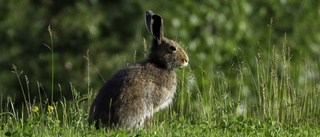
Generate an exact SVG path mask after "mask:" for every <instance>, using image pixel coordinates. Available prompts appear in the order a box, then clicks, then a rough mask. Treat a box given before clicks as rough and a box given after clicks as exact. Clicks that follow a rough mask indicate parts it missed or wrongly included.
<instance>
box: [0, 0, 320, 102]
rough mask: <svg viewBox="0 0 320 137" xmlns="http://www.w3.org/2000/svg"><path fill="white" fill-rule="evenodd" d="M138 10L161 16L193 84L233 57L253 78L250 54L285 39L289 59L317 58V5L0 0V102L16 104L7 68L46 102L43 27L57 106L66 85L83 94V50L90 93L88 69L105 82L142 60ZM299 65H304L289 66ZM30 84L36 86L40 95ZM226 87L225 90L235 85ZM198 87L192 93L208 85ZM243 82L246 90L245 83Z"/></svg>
mask: <svg viewBox="0 0 320 137" xmlns="http://www.w3.org/2000/svg"><path fill="white" fill-rule="evenodd" d="M146 10H152V11H153V12H155V13H156V14H159V15H161V16H162V17H163V19H164V33H165V36H166V37H168V38H170V39H175V40H177V41H178V42H179V43H180V44H181V46H182V47H183V48H184V49H185V51H186V52H187V54H188V55H189V58H190V67H191V69H192V70H193V72H194V73H193V74H194V76H195V80H198V79H197V78H199V77H200V78H201V72H203V71H205V72H214V71H215V70H219V71H222V72H223V73H225V74H226V75H228V76H229V77H233V76H234V77H236V72H235V71H237V69H236V68H234V66H237V64H239V63H241V62H239V60H238V59H237V58H238V56H239V54H243V57H244V58H245V59H246V60H247V61H248V65H249V66H252V70H251V71H252V72H253V74H255V73H254V72H255V70H254V66H256V61H255V57H256V56H257V53H258V51H259V52H260V53H261V56H262V58H267V57H268V56H267V54H264V53H267V52H263V51H268V50H270V46H273V45H274V47H275V48H276V49H278V50H281V48H282V43H283V42H285V41H286V44H287V45H288V46H290V51H291V55H293V56H292V60H293V61H294V60H296V59H297V58H306V59H308V61H309V63H310V64H311V65H312V64H317V63H318V60H319V59H320V56H319V54H320V45H319V43H320V20H319V19H320V18H319V17H320V1H317V0H305V1H299V0H251V1H249V0H198V1H191V0H182V1H178V0H165V1H151V0H117V1H99V0H86V1H85V0H80V1H76V0H68V1H63V0H0V94H1V98H2V101H3V100H6V97H7V96H11V97H14V99H15V102H16V104H17V105H20V104H21V102H22V101H23V96H22V94H21V89H20V85H19V82H18V79H17V77H16V76H15V74H13V73H12V72H11V71H12V64H14V65H15V66H17V69H18V71H19V72H20V71H23V73H22V75H21V76H20V77H21V79H22V84H23V88H25V91H27V89H28V88H29V91H30V96H31V98H32V99H33V98H38V95H39V92H38V91H40V92H41V95H43V94H44V93H46V95H47V96H48V98H50V96H51V73H52V71H51V51H50V50H49V49H48V48H47V47H46V46H44V43H45V44H47V45H49V46H52V45H51V40H50V35H49V32H48V30H47V28H48V26H49V25H50V27H51V29H52V33H53V50H54V57H55V58H54V62H55V71H54V74H55V81H54V83H55V84H54V91H55V92H54V93H55V94H54V95H55V97H54V99H55V100H59V99H60V93H62V94H63V96H64V97H66V98H70V97H71V89H70V83H72V85H73V87H74V88H75V89H76V90H77V91H78V92H81V93H84V94H85V93H87V91H88V84H87V83H88V68H87V60H86V59H85V58H84V56H86V55H87V51H88V50H89V58H90V61H91V62H92V64H90V69H89V77H90V81H89V82H90V89H92V91H93V92H94V93H97V92H98V91H99V89H100V87H101V86H102V85H103V83H104V81H103V80H102V79H101V77H100V76H99V73H98V71H97V70H96V69H95V67H96V68H97V69H98V70H99V72H100V73H101V75H102V76H103V78H104V79H105V80H107V79H108V78H109V77H111V76H112V75H113V74H114V73H115V72H116V71H117V70H119V69H120V68H122V67H124V66H126V65H127V63H130V64H131V63H134V62H135V61H137V60H142V59H144V58H145V55H146V54H148V51H147V52H145V51H144V47H143V43H144V38H145V39H146V41H147V43H148V46H150V44H151V39H152V38H151V36H150V35H149V34H148V32H147V30H146V28H145V24H144V23H145V22H144V14H145V11H146ZM271 22H272V23H271ZM270 30H271V31H270ZM285 37H286V39H285ZM301 63H302V64H303V63H304V62H297V64H301ZM178 71H179V70H178ZM25 76H27V77H28V81H29V84H28V85H29V86H27V82H26V80H25ZM213 77H215V76H213ZM297 77H299V76H297ZM200 78H199V79H200ZM211 79H214V78H211ZM37 81H38V82H39V83H41V85H42V87H43V88H40V90H38V85H37ZM228 81H230V83H231V84H230V85H231V87H230V90H231V91H232V88H235V87H232V83H235V81H236V79H228ZM202 82H203V81H202ZM207 82H208V85H209V82H210V81H209V80H208V81H207ZM205 83H206V81H205V82H204V84H201V85H200V87H199V90H201V89H202V88H206V86H208V85H206V84H205ZM246 84H248V85H247V86H248V88H249V90H254V86H252V84H250V80H248V82H247V83H246ZM59 85H60V87H59ZM194 90H198V89H194ZM234 94H237V93H234Z"/></svg>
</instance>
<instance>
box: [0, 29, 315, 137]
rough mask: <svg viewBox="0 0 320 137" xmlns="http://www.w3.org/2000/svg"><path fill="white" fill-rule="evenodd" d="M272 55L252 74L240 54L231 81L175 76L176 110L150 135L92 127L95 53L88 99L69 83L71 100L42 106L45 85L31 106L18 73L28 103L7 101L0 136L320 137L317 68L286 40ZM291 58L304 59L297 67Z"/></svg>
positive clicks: (165, 113)
mask: <svg viewBox="0 0 320 137" xmlns="http://www.w3.org/2000/svg"><path fill="white" fill-rule="evenodd" d="M270 35H271V33H270ZM269 47H270V50H269V51H268V52H261V51H257V55H256V57H255V58H254V59H253V60H254V61H255V62H254V64H255V67H250V65H249V64H250V63H251V64H252V59H251V58H247V57H246V56H245V53H244V51H242V50H241V49H238V50H237V52H238V53H239V54H238V56H237V57H236V60H235V61H234V62H232V63H231V64H232V65H230V69H229V70H228V71H227V73H226V71H222V70H219V69H217V70H203V67H202V66H203V64H202V63H201V62H200V63H199V65H197V66H196V65H193V66H192V67H187V68H184V69H181V70H177V73H178V89H177V93H176V95H175V98H174V100H173V103H172V104H171V105H170V106H169V107H168V108H167V109H164V110H161V111H159V112H157V113H155V116H154V118H153V123H154V125H153V129H152V130H147V129H145V128H142V129H136V130H126V129H108V130H107V131H106V130H104V129H101V130H96V129H94V127H89V125H88V123H87V118H88V112H89V107H90V104H91V103H92V101H93V99H94V97H95V96H96V93H94V92H93V91H98V89H92V88H91V87H90V74H89V72H90V71H89V69H90V68H91V67H93V68H94V69H95V70H97V69H96V67H95V66H94V65H93V63H92V62H90V59H89V51H88V52H87V54H86V56H85V58H86V59H87V62H88V66H87V67H88V89H87V90H88V91H87V93H86V94H83V93H82V94H81V93H80V92H78V91H77V90H76V89H75V88H74V87H73V86H72V83H70V86H71V90H70V92H72V99H71V100H66V99H64V97H63V94H62V92H61V89H60V93H61V96H62V99H61V100H60V101H57V102H53V96H51V100H50V98H48V97H46V98H41V95H42V94H43V93H41V92H40V89H42V88H43V87H42V86H41V84H40V83H39V82H38V89H39V97H40V98H39V99H38V98H30V96H27V95H29V92H30V91H29V85H28V84H29V81H28V78H27V77H26V76H25V79H26V85H27V86H26V87H23V84H22V80H21V76H20V75H21V72H19V70H18V68H16V67H15V66H13V72H14V73H15V74H16V76H17V79H18V81H19V84H20V86H21V92H22V94H23V97H24V103H23V105H22V108H21V109H16V108H15V107H14V106H15V104H14V103H15V102H14V101H12V100H13V99H12V98H11V97H7V98H6V99H5V98H3V97H1V102H4V104H1V108H0V110H1V112H0V121H1V125H0V126H1V127H0V136H316V135H319V134H320V121H319V120H320V118H319V117H320V99H319V98H320V97H319V94H320V91H319V86H320V85H319V84H318V80H319V77H320V76H319V73H318V72H317V70H319V68H318V65H317V64H308V59H305V58H303V57H301V56H297V55H295V56H293V55H291V53H290V47H288V46H287V45H286V40H284V42H283V44H282V46H281V48H276V47H275V46H271V45H270V46H269ZM277 49H279V50H277ZM52 55H53V52H52ZM292 58H298V59H296V60H298V62H293V61H292V60H291V59H292ZM52 61H53V60H52ZM52 65H53V62H52ZM98 73H99V72H98ZM99 74H100V73H99ZM234 76H236V77H234ZM53 77H54V71H53V70H52V78H53ZM102 79H103V78H102ZM52 84H53V83H52ZM52 87H53V86H52ZM25 89H27V90H25ZM3 100H6V101H3Z"/></svg>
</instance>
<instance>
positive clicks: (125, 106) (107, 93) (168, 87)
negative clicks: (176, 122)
mask: <svg viewBox="0 0 320 137" xmlns="http://www.w3.org/2000/svg"><path fill="white" fill-rule="evenodd" d="M162 22H163V21H162V18H161V17H160V16H159V15H155V14H154V13H153V12H151V11H147V12H146V26H147V29H148V31H149V32H150V34H151V35H152V36H153V42H152V47H151V52H150V54H149V57H148V58H147V59H146V60H144V61H141V62H138V63H136V64H132V65H130V66H128V67H126V68H123V69H122V70H120V71H118V72H117V73H116V74H115V75H114V76H113V77H111V78H110V79H109V80H108V81H107V82H106V83H105V84H104V86H103V87H102V88H101V89H100V92H99V93H98V95H97V97H96V98H95V100H94V101H93V103H92V106H91V108H90V113H89V124H92V123H93V122H95V123H96V124H95V126H96V127H97V128H99V127H101V126H108V127H110V126H112V125H116V126H120V127H126V128H129V129H132V128H139V127H140V126H141V125H142V124H143V123H144V121H145V120H146V121H147V122H146V125H147V126H148V128H151V126H152V122H151V120H152V115H153V113H154V112H156V111H158V110H159V109H162V108H164V107H166V106H167V105H168V104H169V103H170V102H171V100H172V98H173V96H174V93H175V91H176V86H177V81H176V73H175V72H174V70H173V68H177V67H183V66H186V65H187V63H188V61H189V59H188V56H187V55H186V53H185V52H184V51H183V49H182V48H181V47H180V46H179V44H178V43H177V42H175V41H173V40H169V39H167V38H165V37H164V36H163V30H162V28H163V24H162Z"/></svg>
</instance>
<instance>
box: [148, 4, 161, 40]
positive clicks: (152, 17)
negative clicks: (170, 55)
mask: <svg viewBox="0 0 320 137" xmlns="http://www.w3.org/2000/svg"><path fill="white" fill-rule="evenodd" d="M146 27H147V29H148V31H149V33H150V34H151V35H152V36H153V39H156V40H157V41H158V44H160V43H161V40H162V38H163V21H162V18H161V16H159V15H156V14H154V13H153V12H152V11H150V10H148V11H147V12H146Z"/></svg>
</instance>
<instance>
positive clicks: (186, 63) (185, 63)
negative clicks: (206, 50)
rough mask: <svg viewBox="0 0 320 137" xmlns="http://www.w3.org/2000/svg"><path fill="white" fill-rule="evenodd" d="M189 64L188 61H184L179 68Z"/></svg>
mask: <svg viewBox="0 0 320 137" xmlns="http://www.w3.org/2000/svg"><path fill="white" fill-rule="evenodd" d="M186 66H188V62H184V63H183V65H181V66H180V67H179V68H180V69H182V68H183V67H186Z"/></svg>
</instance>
